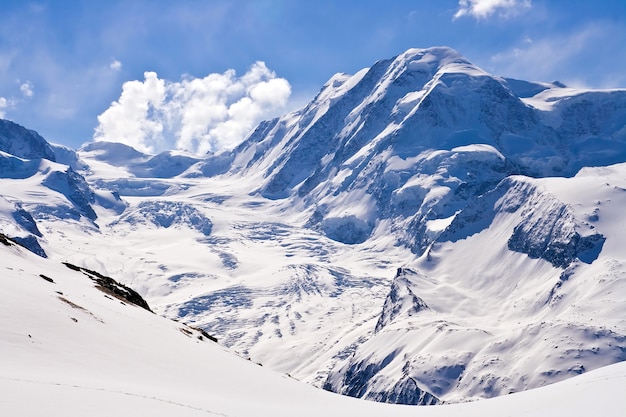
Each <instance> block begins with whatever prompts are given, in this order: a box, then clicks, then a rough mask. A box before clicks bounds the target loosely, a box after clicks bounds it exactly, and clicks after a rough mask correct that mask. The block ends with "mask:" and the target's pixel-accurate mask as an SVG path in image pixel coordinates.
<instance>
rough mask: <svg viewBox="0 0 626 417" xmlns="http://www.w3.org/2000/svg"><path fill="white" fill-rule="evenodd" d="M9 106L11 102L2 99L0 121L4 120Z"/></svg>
mask: <svg viewBox="0 0 626 417" xmlns="http://www.w3.org/2000/svg"><path fill="white" fill-rule="evenodd" d="M8 106H9V102H8V100H7V99H6V98H4V97H0V119H4V116H5V114H6V113H5V109H6V108H7V107H8Z"/></svg>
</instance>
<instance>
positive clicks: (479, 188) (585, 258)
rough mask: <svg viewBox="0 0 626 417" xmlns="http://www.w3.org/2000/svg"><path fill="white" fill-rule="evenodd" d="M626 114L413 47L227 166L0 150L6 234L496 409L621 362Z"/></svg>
mask: <svg viewBox="0 0 626 417" xmlns="http://www.w3.org/2000/svg"><path fill="white" fill-rule="evenodd" d="M625 120H626V91H625V90H610V91H586V90H585V91H583V90H574V89H570V88H567V87H565V86H563V85H560V84H558V83H554V84H545V83H531V82H525V81H519V80H511V79H503V78H499V77H495V76H492V75H490V74H488V73H486V72H485V71H483V70H481V69H480V68H477V67H476V66H474V65H473V64H471V63H470V62H469V61H467V60H466V59H465V58H463V57H462V56H461V55H459V54H458V53H457V52H455V51H453V50H451V49H449V48H429V49H426V50H421V49H412V50H409V51H407V52H406V53H404V54H402V55H400V56H398V57H396V58H393V59H390V60H383V61H379V62H377V63H376V64H374V66H372V67H371V68H368V69H364V70H362V71H360V72H359V73H357V74H355V75H353V76H350V75H346V74H338V75H336V76H334V77H333V78H331V80H329V82H328V83H327V84H326V85H325V86H324V87H323V88H322V90H321V91H320V93H319V94H318V96H317V97H316V98H315V99H314V100H313V101H312V102H311V103H309V105H307V106H306V107H305V108H303V109H301V110H299V111H296V112H294V113H290V114H288V115H285V116H283V117H281V118H279V119H275V120H272V121H268V122H263V123H261V124H260V125H259V126H258V127H257V129H256V130H255V131H254V132H253V133H252V134H251V135H250V136H249V138H248V140H247V141H245V142H244V143H242V144H241V146H239V147H238V148H237V149H235V150H234V151H232V152H227V153H222V154H217V155H211V156H208V157H206V158H199V157H197V156H193V155H186V154H181V153H178V152H165V153H162V154H160V155H145V154H142V153H140V152H137V151H136V150H134V149H132V148H128V147H126V146H124V145H120V144H112V143H104V142H97V143H94V144H89V145H87V146H85V147H84V148H82V149H80V150H79V151H78V153H77V155H76V154H72V152H71V151H69V150H64V149H60V148H58V147H52V149H53V151H54V152H55V158H56V160H57V161H58V162H57V163H54V162H51V161H49V160H48V159H46V157H45V156H42V155H39V156H38V157H37V158H35V157H32V158H30V159H29V158H26V157H18V156H15V155H13V154H11V153H10V151H11V149H12V148H11V149H10V148H0V150H1V151H3V152H4V153H3V154H1V155H0V156H2V159H0V174H1V175H0V177H2V178H1V179H0V197H1V198H2V199H0V202H2V204H0V225H1V226H2V228H3V229H2V230H1V231H5V233H6V234H9V235H11V236H13V237H27V238H30V239H31V241H32V240H33V239H34V241H35V242H36V243H37V244H39V245H40V247H41V250H42V251H43V252H45V254H46V255H47V256H49V258H51V259H52V260H54V261H57V262H58V261H65V262H70V263H72V264H75V265H79V266H83V267H87V268H90V269H92V270H96V271H100V272H102V273H104V274H106V275H110V276H115V277H117V278H118V279H119V280H120V281H122V282H123V283H125V284H127V285H129V286H131V287H133V288H135V289H137V290H138V291H139V292H140V293H141V294H142V295H143V296H144V297H145V298H146V299H147V300H148V301H149V303H150V305H151V306H152V308H153V309H154V311H155V312H157V313H158V314H159V315H163V316H166V317H169V318H175V319H181V320H184V321H186V322H189V323H192V324H193V325H195V326H198V327H202V328H203V329H205V330H206V331H208V332H209V333H211V334H215V335H216V336H217V337H218V338H219V340H220V344H221V345H222V346H225V347H228V348H230V349H232V350H234V351H237V352H239V353H240V354H241V355H242V356H244V357H249V358H250V359H251V360H252V361H253V362H259V363H263V365H265V366H266V367H270V368H272V369H274V370H277V371H279V372H281V373H289V374H290V375H291V376H293V377H294V378H297V379H299V380H302V381H305V382H308V383H311V384H313V385H315V386H318V387H326V388H327V389H331V390H334V391H337V392H342V393H345V394H348V395H353V396H358V397H366V398H370V399H374V400H379V401H387V402H401V403H411V404H413V403H419V404H426V403H434V402H442V401H443V402H462V401H466V400H472V399H478V398H484V397H492V396H495V395H501V394H507V393H509V392H512V391H521V390H525V389H531V388H534V387H538V386H542V385H545V384H549V383H552V382H556V381H560V380H562V379H564V378H566V377H569V376H573V375H577V374H578V373H583V372H587V371H590V370H592V369H596V368H599V367H603V366H605V365H608V364H611V363H614V362H618V361H623V360H624V359H626V358H624V356H623V353H622V352H623V351H624V349H625V348H626V339H625V337H626V326H625V324H626V323H624V321H623V319H622V318H623V317H625V314H624V313H625V311H624V303H623V300H624V298H625V297H624V296H625V295H626V293H625V291H626V289H625V285H624V276H625V274H626V268H625V266H624V257H623V255H622V254H623V253H626V250H624V248H626V243H625V242H624V240H623V237H622V236H623V235H624V229H623V227H624V224H626V218H624V213H623V210H620V208H621V207H624V203H625V202H624V200H623V198H624V197H623V189H624V188H626V185H625V184H624V178H626V172H625V169H624V165H623V162H625V161H626V130H625V129H626V128H625V125H626V123H625ZM30 137H31V136H24V140H25V141H26V140H27V138H30ZM28 140H30V139H28ZM7 143H8V142H7ZM0 144H2V142H0ZM4 145H7V144H6V143H5V144H4ZM4 145H3V146H4ZM7 146H8V145H7ZM41 158H43V159H41ZM68 165H70V166H71V167H72V169H69V167H68ZM581 167H595V168H583V169H582V170H581V171H580V173H579V174H576V173H577V172H578V171H579V169H580V168H581ZM51 178H52V179H51ZM90 209H91V210H92V212H91V211H89V210H90ZM20 210H21V211H20ZM18 213H21V214H18ZM24 213H26V214H24ZM28 216H30V217H31V218H32V220H33V221H32V222H30V221H29V220H28ZM20 219H21V220H20ZM33 226H36V228H35V227H33ZM36 231H39V232H40V234H41V236H39V235H37V234H36ZM598 323H600V324H598Z"/></svg>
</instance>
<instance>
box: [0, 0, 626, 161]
mask: <svg viewBox="0 0 626 417" xmlns="http://www.w3.org/2000/svg"><path fill="white" fill-rule="evenodd" d="M436 45H447V46H450V47H453V48H455V49H456V50H457V51H459V52H460V53H461V54H463V55H464V56H466V57H467V58H468V59H470V60H471V61H472V62H474V63H475V64H477V65H478V66H480V67H482V68H483V69H485V70H487V71H489V72H491V73H493V74H495V75H502V76H510V77H516V78H522V79H528V80H537V81H553V80H560V81H562V82H564V83H565V84H569V85H573V86H577V87H593V88H613V87H626V46H624V45H626V1H623V0H616V1H611V0H596V1H588V0H587V1H585V0H562V1H558V0H553V1H548V0H545V1H541V0H437V1H435V0H432V1H423V0H413V1H411V0H385V1H382V0H377V1H374V0H359V1H356V0H355V1H348V0H345V1H337V0H335V1H327V0H317V1H304V0H249V1H245V0H232V1H225V0H224V1H223V0H204V1H200V0H198V1H182V0H181V1H175V0H170V1H165V0H162V1H159V0H127V1H121V0H108V1H95V0H92V1H77V0H76V1H74V0H50V1H27V0H26V1H25V0H19V1H14V0H2V1H1V2H0V75H1V76H0V116H2V117H4V118H7V119H9V120H13V121H15V122H17V123H20V124H22V125H24V126H26V127H28V128H31V129H34V130H37V131H38V132H39V133H41V134H42V135H43V136H44V137H45V138H46V139H48V140H50V141H52V142H55V143H61V144H64V145H67V146H70V147H73V148H76V147H78V146H80V145H81V144H82V143H85V142H88V141H92V140H93V139H94V134H95V135H96V138H99V139H107V140H116V138H119V140H120V141H126V142H127V143H131V144H133V145H135V146H137V147H138V148H141V149H143V150H147V151H152V152H156V151H159V150H163V149H166V148H174V147H178V148H181V149H185V148H186V149H188V150H191V151H194V152H204V151H207V150H217V149H220V148H222V147H229V146H232V145H233V144H234V143H235V142H236V141H237V140H239V139H238V138H240V136H242V135H244V134H245V132H246V131H247V130H248V129H249V128H250V126H251V125H254V124H255V123H256V122H257V121H258V119H259V118H266V117H271V116H274V115H279V114H282V113H283V112H285V111H286V110H289V109H293V108H295V107H298V106H301V105H303V104H305V103H306V102H307V101H308V100H309V99H310V98H312V97H313V95H314V94H315V93H316V92H317V91H318V90H319V89H320V87H321V86H322V85H323V84H324V82H326V81H327V80H328V78H330V77H331V76H332V75H333V74H334V73H336V72H346V73H355V72H356V71H358V70H359V69H361V68H364V67H369V66H371V65H372V64H373V63H374V62H375V61H377V60H379V59H384V58H391V57H393V56H395V55H397V54H399V53H401V52H403V51H405V50H406V49H408V48H411V47H419V48H422V47H429V46H436ZM229 70H232V71H229ZM233 71H234V72H233ZM211 74H212V76H210V75H211ZM212 94H213V95H212ZM112 103H114V104H113V105H112ZM233 104H236V105H233ZM99 116H100V119H99ZM209 119H210V120H212V121H209V122H206V123H205V122H203V120H209ZM242 132H243V133H242ZM133 141H134V142H133Z"/></svg>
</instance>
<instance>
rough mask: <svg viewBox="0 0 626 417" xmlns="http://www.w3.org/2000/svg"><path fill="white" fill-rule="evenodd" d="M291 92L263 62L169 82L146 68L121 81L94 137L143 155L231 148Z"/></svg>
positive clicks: (284, 101)
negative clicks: (241, 71) (139, 74)
mask: <svg viewBox="0 0 626 417" xmlns="http://www.w3.org/2000/svg"><path fill="white" fill-rule="evenodd" d="M290 94H291V86H290V85H289V82H287V80H285V79H283V78H278V77H277V76H276V74H275V73H274V72H273V71H270V70H269V69H268V68H267V66H266V65H265V63H263V62H261V61H258V62H256V63H254V64H253V65H252V66H251V67H250V69H249V70H248V71H247V72H246V73H245V74H243V75H242V76H240V77H238V76H237V75H236V73H235V71H234V70H228V71H226V72H224V73H223V74H219V73H214V74H209V75H207V76H206V77H204V78H190V77H188V78H184V79H183V80H181V81H180V82H171V81H168V80H164V79H160V78H159V77H158V75H157V74H156V73H155V72H146V73H144V80H143V81H138V80H134V81H128V82H125V83H124V84H123V86H122V94H121V95H120V98H119V99H118V100H117V101H114V102H113V103H111V106H110V107H109V108H108V109H106V110H105V111H104V112H103V113H102V114H101V115H100V116H98V126H97V127H96V130H95V134H94V140H96V141H109V142H121V143H124V144H126V145H130V146H132V147H134V148H136V149H138V150H140V151H142V152H147V153H155V152H159V151H163V150H167V149H178V150H184V151H187V152H192V153H196V154H205V153H207V152H216V151H219V150H222V149H231V148H233V147H235V146H236V145H237V144H239V143H240V142H241V141H242V140H243V139H244V138H245V136H246V135H247V134H248V133H249V132H250V131H251V129H252V128H253V127H254V126H255V125H256V124H257V123H259V122H260V121H261V120H263V119H265V118H269V117H272V116H274V115H276V114H277V113H278V112H279V111H281V110H283V109H284V108H285V105H286V104H287V100H288V99H289V96H290Z"/></svg>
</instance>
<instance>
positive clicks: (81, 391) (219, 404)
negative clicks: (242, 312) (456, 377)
mask: <svg viewBox="0 0 626 417" xmlns="http://www.w3.org/2000/svg"><path fill="white" fill-rule="evenodd" d="M0 254H1V256H2V270H3V271H4V272H3V273H2V276H1V278H0V280H2V288H3V292H2V303H0V326H1V328H2V329H3V335H2V338H0V348H1V351H2V356H1V357H0V390H1V392H2V397H1V398H0V413H1V414H2V415H7V416H9V415H10V416H29V417H35V416H50V415H63V416H66V417H72V416H77V417H78V416H80V417H82V416H85V415H89V416H113V415H129V414H132V415H149V416H172V415H176V416H181V417H182V416H201V415H218V416H253V415H254V416H293V415H302V416H319V415H327V416H342V415H359V416H379V415H386V416H409V415H415V413H416V412H418V411H419V414H420V415H425V416H457V415H458V416H481V417H488V416H501V415H510V416H543V415H545V416H552V415H568V416H572V417H575V416H588V415H598V413H599V414H601V415H604V416H618V415H621V412H622V411H623V409H624V407H625V406H626V403H625V401H624V397H623V395H622V394H623V388H624V383H625V381H626V364H625V363H621V364H616V365H613V366H610V367H606V368H603V369H601V370H598V371H595V372H590V373H588V374H586V375H582V376H579V377H576V378H574V379H571V380H569V381H566V382H563V383H560V384H557V385H552V386H549V387H545V388H542V389H538V390H532V391H528V392H525V393H520V394H514V395H510V396H506V397H502V398H497V399H493V400H485V401H479V402H476V403H469V404H461V405H449V406H433V407H424V408H420V409H419V410H416V409H415V408H413V407H410V406H397V405H384V404H378V403H374V402H368V401H363V400H356V399H351V398H347V397H342V396H338V395H336V394H332V393H328V392H324V391H321V390H317V389H315V388H313V387H310V386H307V385H305V384H303V383H301V382H298V381H295V380H293V379H291V378H289V377H287V376H285V375H280V374H277V373H275V372H273V371H271V370H268V369H266V368H264V367H260V366H258V365H256V364H253V363H251V362H250V361H248V360H244V359H242V358H239V357H236V356H234V355H233V354H232V353H231V352H228V351H227V350H225V349H224V348H223V347H221V346H219V345H217V344H215V343H213V342H211V341H209V340H207V339H204V340H200V339H199V338H198V337H199V336H200V333H199V332H198V331H196V330H194V329H191V328H188V327H186V326H184V325H182V324H179V323H176V322H172V321H169V320H166V319H163V318H160V317H158V316H156V315H154V314H152V313H150V312H147V311H146V310H143V309H140V308H139V307H136V306H133V305H131V304H128V303H124V302H122V301H120V300H118V299H115V298H113V297H110V296H109V295H107V293H104V292H101V291H100V290H98V289H96V288H95V287H94V285H93V282H92V281H91V280H90V279H88V278H87V277H86V276H85V275H84V274H82V273H81V272H76V271H73V270H71V269H68V268H66V267H65V266H63V265H60V264H58V263H56V262H55V261H50V260H45V259H42V258H38V257H36V256H35V255H32V254H30V253H28V252H26V251H25V250H24V249H22V248H20V247H17V246H15V245H12V246H8V247H7V246H4V245H2V246H0ZM41 275H44V276H45V277H46V278H47V279H44V278H42V276H41ZM50 280H52V281H53V282H50Z"/></svg>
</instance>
